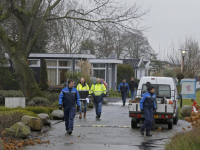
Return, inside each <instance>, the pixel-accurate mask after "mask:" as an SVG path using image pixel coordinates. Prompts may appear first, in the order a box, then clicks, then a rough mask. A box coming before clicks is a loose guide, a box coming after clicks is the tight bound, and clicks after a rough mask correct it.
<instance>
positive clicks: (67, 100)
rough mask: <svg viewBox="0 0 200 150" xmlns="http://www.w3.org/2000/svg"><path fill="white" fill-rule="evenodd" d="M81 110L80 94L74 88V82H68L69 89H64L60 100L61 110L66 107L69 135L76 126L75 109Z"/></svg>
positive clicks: (66, 122) (65, 115)
mask: <svg viewBox="0 0 200 150" xmlns="http://www.w3.org/2000/svg"><path fill="white" fill-rule="evenodd" d="M76 104H77V111H79V110H80V101H79V93H78V91H77V89H76V88H74V81H73V80H69V81H68V87H66V88H64V89H62V91H61V93H60V98H59V109H60V110H62V106H63V107H64V118H65V128H66V131H67V133H68V134H70V135H71V134H72V131H73V126H74V117H75V109H76Z"/></svg>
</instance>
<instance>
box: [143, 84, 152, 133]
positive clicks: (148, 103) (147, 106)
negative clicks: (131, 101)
mask: <svg viewBox="0 0 200 150" xmlns="http://www.w3.org/2000/svg"><path fill="white" fill-rule="evenodd" d="M146 87H147V92H146V93H144V94H143V95H142V98H141V100H140V109H141V112H142V113H144V118H145V121H144V124H143V125H142V127H141V128H140V133H141V134H142V135H144V129H145V128H146V136H152V135H151V133H150V131H151V125H152V121H153V113H154V112H155V111H156V104H155V100H156V96H155V94H154V92H155V88H154V86H152V85H151V83H150V82H147V83H146Z"/></svg>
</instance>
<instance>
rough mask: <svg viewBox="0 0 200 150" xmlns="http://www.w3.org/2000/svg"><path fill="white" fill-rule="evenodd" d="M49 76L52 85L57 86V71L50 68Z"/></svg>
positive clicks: (48, 70)
mask: <svg viewBox="0 0 200 150" xmlns="http://www.w3.org/2000/svg"><path fill="white" fill-rule="evenodd" d="M47 74H48V82H49V83H50V85H57V69H56V68H55V69H52V68H48V69H47Z"/></svg>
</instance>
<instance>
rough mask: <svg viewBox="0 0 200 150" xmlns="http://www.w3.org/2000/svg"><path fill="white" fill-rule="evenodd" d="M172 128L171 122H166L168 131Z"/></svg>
mask: <svg viewBox="0 0 200 150" xmlns="http://www.w3.org/2000/svg"><path fill="white" fill-rule="evenodd" d="M172 128H173V121H171V122H168V129H172Z"/></svg>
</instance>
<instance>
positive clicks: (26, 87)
mask: <svg viewBox="0 0 200 150" xmlns="http://www.w3.org/2000/svg"><path fill="white" fill-rule="evenodd" d="M12 62H13V68H14V70H15V71H16V73H17V80H18V81H19V84H20V88H21V90H22V92H23V93H24V96H27V97H28V98H29V100H31V99H32V98H33V97H42V96H43V93H42V92H41V90H40V89H39V87H38V85H37V83H36V81H35V78H34V76H33V70H32V69H31V68H29V65H28V63H27V61H26V59H24V58H22V57H21V58H19V57H15V56H14V57H13V58H12Z"/></svg>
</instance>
